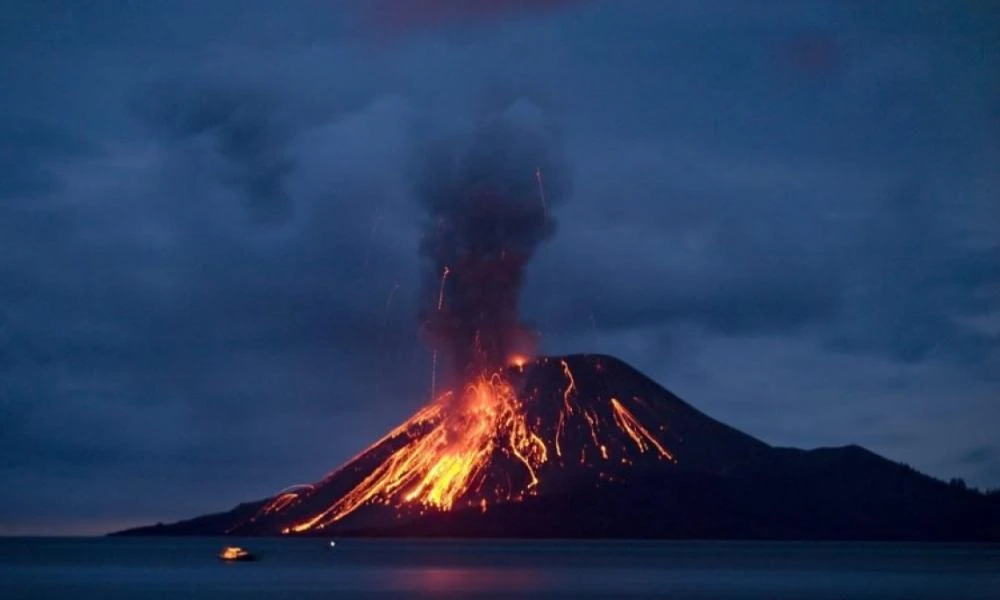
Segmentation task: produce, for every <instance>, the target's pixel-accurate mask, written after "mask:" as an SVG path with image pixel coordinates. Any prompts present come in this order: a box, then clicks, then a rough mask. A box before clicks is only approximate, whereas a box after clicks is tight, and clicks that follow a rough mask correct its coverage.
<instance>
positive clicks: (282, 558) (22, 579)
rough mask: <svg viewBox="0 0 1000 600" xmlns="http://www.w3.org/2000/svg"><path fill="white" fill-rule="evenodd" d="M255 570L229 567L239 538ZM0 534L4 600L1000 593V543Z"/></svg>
mask: <svg viewBox="0 0 1000 600" xmlns="http://www.w3.org/2000/svg"><path fill="white" fill-rule="evenodd" d="M232 543H235V544H239V545H242V546H245V547H247V548H250V549H251V550H253V551H255V552H256V553H257V554H258V555H259V556H260V559H261V560H260V561H258V562H255V563H237V564H224V563H221V562H220V561H218V560H217V559H216V557H215V555H216V553H217V552H218V550H219V549H220V548H221V547H222V546H224V545H227V544H232ZM327 544H328V543H327V542H326V541H324V540H318V539H314V540H301V539H298V540H287V539H267V540H263V539H253V540H231V539H227V540H222V539H211V538H198V539H190V538H188V539H157V538H149V539H135V538H133V539H121V538H115V539H80V538H75V539H51V538H49V539H15V538H8V539H0V598H3V599H5V600H11V599H17V598H45V599H55V598H74V599H76V598H82V599H91V598H94V599H97V598H101V599H104V598H107V599H115V598H192V599H199V598H204V599H209V598H211V599H213V600H219V599H228V598H324V599H331V598H397V597H420V598H516V597H533V598H598V597H602V598H658V597H668V598H675V599H682V598H697V599H716V598H761V599H764V598H767V599H784V598H830V599H834V598H836V599H838V600H841V599H849V598H900V599H902V598H907V599H910V598H934V599H962V598H983V599H990V600H997V599H1000V546H983V545H978V546H977V545H919V544H915V545H907V544H813V543H731V542H568V541H565V542H563V541H560V542H494V541H462V542H452V541H360V540H340V541H338V543H337V546H336V548H335V549H330V548H329V547H328V545H327Z"/></svg>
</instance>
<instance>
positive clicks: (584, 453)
mask: <svg viewBox="0 0 1000 600" xmlns="http://www.w3.org/2000/svg"><path fill="white" fill-rule="evenodd" d="M590 365H591V363H590V362H588V363H587V366H588V367H589V366H590ZM556 373H558V374H559V376H560V378H561V380H562V383H561V385H560V386H559V388H556V389H549V390H548V392H545V391H544V388H546V387H548V388H551V387H552V386H551V385H550V384H551V383H552V381H553V379H552V377H553V376H554V375H555V374H556ZM593 375H594V374H593V373H588V376H589V377H588V378H591V379H592V378H593ZM518 386H520V387H521V388H522V389H523V390H524V391H523V392H522V393H518V389H517V388H518ZM577 390H578V388H577V383H576V379H575V378H574V375H573V371H572V370H571V368H570V365H569V363H568V362H567V361H566V360H564V359H559V360H557V359H544V358H543V359H540V360H537V361H533V362H531V363H529V364H525V365H523V366H522V367H516V366H515V367H511V368H506V369H502V370H500V371H497V372H494V373H492V374H490V375H488V376H486V375H484V376H481V377H478V378H476V379H475V380H474V381H473V382H471V383H469V384H468V385H467V386H466V387H465V389H464V392H463V394H462V396H461V397H460V398H454V397H453V396H452V394H451V393H450V392H449V393H446V394H442V395H441V396H440V397H439V398H437V399H436V400H435V401H434V402H432V403H430V404H428V405H426V406H425V407H424V408H422V409H421V410H420V411H418V412H417V413H416V414H414V415H413V416H412V417H411V418H410V419H408V420H407V421H406V422H404V423H403V424H401V425H400V426H399V427H397V428H396V429H394V430H393V431H391V432H389V434H388V435H386V436H385V437H384V438H382V439H381V440H379V441H377V442H375V443H374V444H373V445H372V446H371V447H369V448H368V449H366V450H365V451H364V452H362V453H361V454H360V455H358V457H356V458H355V459H353V460H352V461H350V462H348V463H347V465H345V466H344V467H342V468H341V469H339V470H337V471H335V472H334V473H332V474H331V475H330V476H328V477H327V478H326V479H324V480H323V481H321V482H319V483H318V484H316V485H315V486H303V487H298V488H295V489H290V490H285V491H283V492H282V493H280V494H278V495H277V496H275V497H274V498H273V499H272V500H271V501H270V502H269V503H268V504H267V505H265V506H264V507H263V508H262V509H261V510H260V511H259V512H258V514H257V516H256V517H254V519H253V520H254V521H257V520H267V521H270V522H272V523H274V524H275V525H279V524H280V527H279V529H280V531H281V532H283V533H305V532H310V531H317V530H322V529H324V528H327V527H329V526H331V525H332V524H334V523H337V522H339V521H342V520H344V519H347V518H348V517H350V516H351V515H353V514H356V513H358V514H360V513H363V512H365V510H368V511H386V510H388V511H389V513H391V514H392V515H394V516H395V517H400V518H402V517H406V516H416V515H420V514H425V513H427V512H430V511H440V512H444V511H451V510H458V509H463V508H476V509H478V510H480V511H487V510H489V507H492V506H494V505H496V504H502V503H506V502H518V501H522V500H524V499H525V498H527V497H529V496H534V495H537V494H539V493H544V492H545V491H547V490H549V489H553V486H558V485H560V484H561V483H563V482H565V481H567V480H570V479H573V480H577V481H578V480H580V479H581V478H583V479H585V480H588V479H589V480H592V481H594V482H599V481H602V480H614V479H616V478H618V479H621V478H623V477H625V476H626V475H627V471H628V470H629V469H631V468H633V465H637V464H638V465H640V466H645V468H650V467H651V466H652V465H654V464H660V465H662V466H661V467H660V468H669V467H670V466H672V465H673V463H675V462H676V460H675V458H674V455H673V453H672V452H671V451H670V450H669V449H668V448H667V441H666V439H664V438H665V437H666V436H665V433H664V432H665V431H666V430H667V424H666V423H665V422H664V421H663V420H662V419H659V418H657V415H656V412H655V411H652V410H650V408H649V406H648V405H647V404H646V403H645V402H643V401H642V400H639V399H638V398H616V397H613V396H608V397H606V398H605V397H601V398H592V397H588V398H585V399H580V398H578V397H577ZM345 478H350V479H352V480H353V481H351V484H350V486H349V487H348V488H347V489H346V490H344V491H343V492H342V493H339V494H337V495H336V497H334V498H330V497H328V496H326V495H325V494H323V493H322V491H323V490H324V489H329V488H337V487H339V486H340V484H339V482H340V481H342V480H344V479H345Z"/></svg>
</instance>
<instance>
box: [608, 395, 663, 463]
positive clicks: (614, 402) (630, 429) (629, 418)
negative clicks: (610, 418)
mask: <svg viewBox="0 0 1000 600" xmlns="http://www.w3.org/2000/svg"><path fill="white" fill-rule="evenodd" d="M611 408H613V409H614V418H615V422H616V423H617V424H618V426H619V427H620V428H622V429H623V430H624V431H625V433H627V434H628V435H629V437H630V438H632V441H634V442H635V445H636V446H638V447H639V450H640V451H642V452H645V451H646V444H645V442H646V441H648V442H649V443H650V444H652V445H653V447H655V448H656V450H657V452H659V453H660V456H662V457H663V458H666V459H667V460H671V461H672V460H674V455H673V454H671V453H670V451H669V450H667V449H666V448H664V447H663V446H662V445H661V444H660V442H659V441H658V440H657V439H656V437H655V436H654V435H653V434H651V433H650V432H649V431H647V430H646V428H645V427H643V426H642V423H640V422H639V419H636V418H635V415H633V414H632V413H631V412H630V411H629V409H627V408H625V406H624V405H623V404H622V403H621V402H619V401H618V399H617V398H612V399H611Z"/></svg>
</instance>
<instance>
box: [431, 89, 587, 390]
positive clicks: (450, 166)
mask: <svg viewBox="0 0 1000 600" xmlns="http://www.w3.org/2000/svg"><path fill="white" fill-rule="evenodd" d="M419 174H420V175H419V178H418V180H417V196H418V198H419V200H420V202H421V203H422V205H423V208H424V210H425V216H426V219H425V221H424V224H423V237H422V240H421V245H420V252H421V255H422V257H423V258H424V259H425V260H426V264H427V267H428V271H427V272H426V274H425V277H424V286H425V294H424V310H423V315H422V316H423V319H424V330H425V333H426V334H427V336H428V337H429V341H430V343H431V345H432V346H433V347H434V349H436V350H439V351H442V352H444V353H445V354H446V355H447V356H449V357H450V358H451V359H452V361H453V362H452V366H453V368H454V369H455V373H454V374H455V375H458V376H468V375H470V374H472V373H474V372H477V371H479V370H481V369H484V368H495V367H497V366H499V365H502V364H504V363H505V362H506V360H507V359H508V357H509V355H510V354H511V353H512V352H516V351H526V350H528V349H529V346H530V345H531V344H532V340H533V334H532V331H531V329H530V328H528V327H527V326H525V325H524V324H523V323H521V321H520V318H519V316H518V299H519V297H520V292H521V286H522V284H523V282H524V268H525V265H526V264H527V263H528V261H529V260H531V257H532V256H533V255H534V254H535V251H536V250H537V249H538V247H539V245H540V244H542V243H543V242H544V241H546V240H547V239H549V238H550V237H552V236H553V235H554V234H555V231H556V223H555V220H554V219H553V217H552V209H553V208H554V207H556V206H558V205H559V204H560V203H561V202H562V201H563V200H564V199H565V198H566V196H567V194H568V184H567V178H566V169H565V168H564V166H563V163H562V159H561V157H560V156H559V154H558V153H557V152H556V139H555V135H554V133H553V132H552V131H551V130H550V129H549V128H547V127H546V126H545V123H544V119H543V116H542V114H541V111H539V110H538V109H537V108H536V107H535V106H534V105H532V104H531V103H529V102H526V101H523V100H519V101H517V102H515V103H514V104H512V105H511V106H510V107H509V108H508V109H507V110H506V111H504V112H502V113H500V114H498V115H495V116H492V117H490V118H488V119H485V120H484V122H482V123H481V124H480V126H479V127H478V129H477V130H476V131H475V132H473V133H472V134H470V135H468V136H463V137H459V138H455V139H450V140H446V141H441V142H438V143H436V144H435V145H434V146H433V147H432V148H431V150H430V151H429V152H427V153H426V154H425V157H424V160H422V161H420V164H419ZM540 181H541V182H542V185H541V186H540V185H539V182H540ZM446 272H447V276H445V273H446Z"/></svg>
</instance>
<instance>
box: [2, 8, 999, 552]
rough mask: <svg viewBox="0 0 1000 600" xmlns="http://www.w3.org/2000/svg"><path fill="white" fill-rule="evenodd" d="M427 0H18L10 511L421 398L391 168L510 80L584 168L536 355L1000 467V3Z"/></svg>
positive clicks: (312, 437) (155, 503) (811, 432)
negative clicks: (584, 362) (390, 9)
mask: <svg viewBox="0 0 1000 600" xmlns="http://www.w3.org/2000/svg"><path fill="white" fill-rule="evenodd" d="M389 4H391V3H389ZM431 4H434V5H435V6H436V7H437V8H435V11H429V10H428V11H425V12H423V13H421V15H423V16H429V17H432V18H430V19H406V20H404V22H402V23H397V24H396V25H393V26H392V27H390V26H388V25H390V23H385V24H384V25H385V26H384V27H381V28H379V29H378V31H377V35H376V36H372V35H371V33H372V30H371V29H370V28H369V27H368V25H370V24H372V21H370V20H368V19H370V17H372V16H373V15H375V14H376V13H373V12H370V10H371V6H368V5H365V6H361V5H360V4H357V3H342V4H339V5H336V6H335V5H332V4H328V3H315V4H314V3H308V2H303V3H295V4H294V5H290V6H288V7H286V8H285V9H283V10H281V11H275V10H274V8H273V7H272V6H270V4H269V3H253V2H222V1H220V2H213V3H210V4H208V5H205V4H204V3H188V2H173V3H169V4H161V5H156V6H153V5H143V6H142V7H132V6H125V5H121V6H119V5H117V4H86V5H84V4H73V5H67V6H65V7H55V6H53V5H51V4H40V3H34V2H19V3H14V4H12V5H11V6H9V7H8V8H7V9H6V10H5V11H4V15H3V16H2V17H0V73H2V74H3V77H2V79H3V80H4V81H5V89H6V90H7V91H8V93H7V94H5V96H4V99H3V100H2V101H0V142H2V143H0V455H3V456H5V457H6V460H5V461H4V463H3V466H0V480H2V481H3V482H4V487H5V489H9V490H26V492H23V493H22V492H20V491H16V492H14V493H8V494H7V495H6V496H5V497H4V499H3V500H0V531H10V532H13V531H43V530H44V531H83V530H86V531H95V530H99V529H101V528H104V527H111V526H118V525H124V524H128V523H136V522H142V521H145V520H165V519H169V518H173V517H182V516H185V515H189V514H192V513H197V512H201V511H206V510H212V509H218V508H224V507H226V506H227V505H230V504H232V503H234V502H237V501H240V500H243V499H246V498H251V497H258V496H263V495H265V494H268V493H270V492H272V491H273V490H274V489H276V488H280V487H283V486H284V485H286V484H290V483H294V482H296V481H301V480H311V479H314V478H315V477H316V476H317V475H319V474H322V473H323V472H324V471H325V470H327V469H328V468H331V467H333V466H334V465H336V464H337V463H338V462H339V461H340V460H342V459H344V458H346V457H348V456H349V455H352V454H353V453H354V452H356V451H357V450H358V449H359V448H360V447H362V446H363V445H365V443H366V441H368V440H371V439H373V438H374V437H376V436H377V435H379V434H381V433H382V432H384V430H385V429H386V428H388V427H389V426H390V425H392V424H394V423H395V422H396V421H398V420H399V419H401V418H402V417H404V416H405V415H406V414H407V413H408V412H409V411H411V410H413V409H414V408H415V407H416V406H418V405H419V404H420V403H421V402H422V401H423V400H425V399H426V397H427V393H428V391H429V386H430V357H429V352H428V350H427V347H426V345H425V344H424V342H425V341H426V340H422V339H421V336H420V333H419V329H420V327H419V316H420V310H421V308H422V307H426V302H427V295H426V287H425V286H426V285H427V281H426V277H425V272H426V271H425V270H424V269H425V268H427V264H426V263H422V262H421V258H420V253H419V243H420V236H421V230H422V228H423V224H424V221H423V219H424V218H425V210H424V207H423V205H422V204H421V201H420V199H419V198H418V197H417V195H416V194H415V191H414V188H413V181H414V171H413V169H412V167H413V165H414V164H420V163H421V162H423V160H422V159H425V158H427V156H428V154H427V146H426V141H427V140H429V139H453V138H455V137H462V136H466V135H468V134H469V133H470V132H472V131H474V130H475V127H476V124H477V123H479V122H481V121H482V119H483V118H484V116H485V115H489V114H493V113H496V112H498V111H502V110H504V109H505V108H506V107H508V106H510V105H511V104H512V103H516V102H517V101H518V99H522V100H521V102H522V104H523V105H525V106H527V105H534V106H537V107H541V111H542V112H543V113H544V114H545V116H546V117H547V119H548V121H547V126H551V127H553V128H555V129H556V130H558V131H559V134H560V135H559V142H560V145H561V147H562V148H563V150H564V151H563V153H562V155H561V156H560V160H562V161H563V162H565V180H566V181H569V180H572V182H573V189H572V195H573V201H572V202H570V203H566V204H565V206H562V207H560V208H559V213H558V217H559V235H558V236H555V237H552V238H551V239H548V241H547V243H546V244H543V245H540V246H538V247H537V248H536V250H537V252H536V254H535V256H534V258H533V260H532V262H531V263H530V265H529V266H528V268H527V271H526V273H525V288H524V290H523V292H524V293H523V295H522V299H521V307H520V308H521V313H522V314H523V315H525V316H526V318H527V319H528V320H529V321H530V322H531V324H532V325H533V326H535V327H536V328H537V330H538V333H539V335H540V340H541V344H542V349H543V350H544V351H548V352H571V351H602V352H609V353H612V354H616V355H619V356H621V357H622V358H624V359H625V360H628V361H630V362H632V363H634V364H636V365H637V366H639V367H640V368H642V369H643V370H645V371H647V372H648V373H649V374H650V375H652V376H653V377H655V378H656V379H658V380H660V381H661V382H663V383H664V384H665V385H667V386H668V387H671V388H672V389H674V390H675V391H676V392H678V393H680V394H681V395H682V396H684V397H686V398H688V399H689V400H690V401H692V402H693V403H694V404H695V405H697V406H699V407H701V408H703V409H705V410H706V411H708V412H709V413H710V414H712V415H713V416H715V417H717V418H720V419H722V420H724V421H727V422H730V423H732V424H733V425H735V426H737V427H740V428H745V429H746V430H748V431H749V432H750V433H753V434H755V435H759V436H761V437H762V438H764V439H766V440H768V441H770V442H774V443H778V444H800V445H806V446H811V445H818V444H846V443H853V442H858V443H862V444H864V445H867V446H869V447H872V448H873V449H875V450H876V451H879V452H883V453H885V454H886V455H888V456H891V457H892V458H895V459H898V460H902V461H905V462H908V463H911V464H913V465H915V466H916V467H918V468H920V469H924V470H927V471H930V472H931V473H933V474H935V475H938V476H941V477H946V478H947V477H952V476H961V477H964V478H966V479H967V480H968V481H969V482H970V483H973V484H975V485H981V486H991V487H995V486H997V485H1000V479H998V477H1000V475H998V473H1000V460H998V455H997V453H996V452H995V448H996V447H997V439H996V432H995V431H994V429H995V428H994V427H991V426H989V425H988V424H992V423H993V422H996V421H997V420H998V419H1000V413H998V412H997V411H998V410H1000V406H998V405H997V403H996V401H995V398H996V397H997V396H998V392H1000V389H998V387H997V386H998V381H997V378H996V373H997V372H1000V369H998V368H997V367H998V364H1000V354H998V347H1000V345H998V342H1000V340H998V336H1000V306H998V299H1000V246H998V243H997V240H998V239H1000V222H998V221H997V217H996V215H997V214H1000V212H998V211H997V210H996V208H997V207H996V193H995V191H996V189H997V185H998V183H1000V182H998V181H997V169H996V165H997V164H998V161H1000V148H998V146H997V143H996V140H998V139H1000V123H998V121H997V120H996V114H995V113H996V110H995V109H996V106H997V103H998V101H1000V99H998V98H1000V96H998V89H997V87H996V83H995V82H996V79H995V76H994V75H993V74H994V73H996V72H998V71H1000V48H998V45H997V40H996V36H995V35H994V34H993V32H995V31H996V30H998V29H1000V15H998V14H997V13H996V11H994V10H990V9H988V8H983V7H982V6H978V5H974V4H968V5H966V4H962V3H945V2H941V3H935V2H931V3H923V4H922V5H921V8H920V10H917V9H915V8H914V7H913V6H912V5H911V4H910V3H907V2H898V3H893V2H890V3H880V4H879V6H878V7H873V6H869V5H868V4H864V3H828V2H820V1H816V2H799V3H794V6H793V5H779V4H775V3H769V2H724V1H719V2H704V1H701V2H679V3H669V4H670V5H669V6H667V5H666V3H660V2H629V3H618V2H603V1H599V0H594V1H591V2H559V3H546V6H544V7H543V8H544V9H543V10H524V9H523V8H524V7H523V6H522V5H520V4H518V3H514V2H492V3H484V4H477V5H476V6H477V7H481V8H483V10H479V11H474V12H473V13H469V12H468V11H464V10H459V11H456V10H453V9H454V7H455V6H457V5H449V4H448V3H440V4H439V3H431ZM386 6H388V4H386ZM425 6H430V4H425ZM376 8H377V6H376ZM438 9H440V10H438ZM396 16H397V17H398V16H400V15H396ZM397 25H401V27H398V26H397ZM404 33H405V35H403V34H404ZM387 36H388V37H387ZM386 39H389V40H390V41H391V42H392V43H389V44H386V43H383V42H384V41H385V40H386ZM38 74H43V75H44V76H43V77H39V76H38ZM529 162H531V161H529ZM542 166H543V170H544V171H545V177H546V184H547V187H550V188H551V189H550V199H551V202H553V205H554V204H555V203H556V202H557V201H558V198H559V196H560V193H559V186H560V181H561V178H560V176H559V169H558V168H556V167H555V166H553V167H549V166H545V165H542ZM550 171H551V172H550ZM518 181H524V182H525V185H530V184H533V183H534V181H533V178H532V177H530V174H529V177H528V178H527V179H524V180H518ZM531 191H532V193H534V190H531ZM525 193H527V192H525ZM438 196H439V194H438V192H434V193H431V194H430V195H429V196H427V198H430V199H431V200H434V199H436V198H438ZM442 198H443V196H442ZM425 200H426V198H425ZM434 266H435V267H437V266H440V265H437V264H435V265H434ZM432 270H433V269H432ZM27 490H30V493H29V492H27ZM67 497H70V498H73V502H66V500H65V499H66V498H67Z"/></svg>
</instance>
